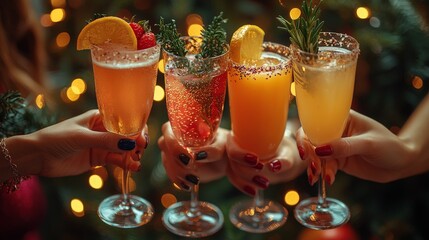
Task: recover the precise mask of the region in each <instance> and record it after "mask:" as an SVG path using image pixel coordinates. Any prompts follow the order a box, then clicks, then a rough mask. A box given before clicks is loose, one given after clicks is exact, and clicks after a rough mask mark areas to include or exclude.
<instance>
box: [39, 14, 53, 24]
mask: <svg viewBox="0 0 429 240" xmlns="http://www.w3.org/2000/svg"><path fill="white" fill-rule="evenodd" d="M53 24H54V23H53V22H52V20H51V15H50V14H48V13H46V14H43V15H42V16H41V17H40V25H42V26H43V27H50V26H52V25H53Z"/></svg>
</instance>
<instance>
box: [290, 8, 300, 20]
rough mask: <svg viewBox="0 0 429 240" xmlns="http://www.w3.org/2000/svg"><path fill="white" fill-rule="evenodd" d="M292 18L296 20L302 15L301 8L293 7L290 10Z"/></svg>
mask: <svg viewBox="0 0 429 240" xmlns="http://www.w3.org/2000/svg"><path fill="white" fill-rule="evenodd" d="M289 16H290V19H292V20H296V19H298V18H299V17H300V16H301V9H299V8H292V9H291V10H290V12H289Z"/></svg>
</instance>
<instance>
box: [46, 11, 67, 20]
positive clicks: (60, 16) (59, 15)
mask: <svg viewBox="0 0 429 240" xmlns="http://www.w3.org/2000/svg"><path fill="white" fill-rule="evenodd" d="M65 16H66V12H65V11H64V9H62V8H55V9H53V10H52V11H51V15H50V17H51V21H52V22H54V23H56V22H61V21H62V20H64V18H65Z"/></svg>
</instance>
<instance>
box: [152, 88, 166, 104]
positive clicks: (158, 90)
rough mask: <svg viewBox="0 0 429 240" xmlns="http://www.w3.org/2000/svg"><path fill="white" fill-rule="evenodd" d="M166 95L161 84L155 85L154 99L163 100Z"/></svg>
mask: <svg viewBox="0 0 429 240" xmlns="http://www.w3.org/2000/svg"><path fill="white" fill-rule="evenodd" d="M164 97H165V91H164V88H162V87H161V86H159V85H156V86H155V93H154V95H153V100H154V101H157V102H159V101H162V100H163V99H164Z"/></svg>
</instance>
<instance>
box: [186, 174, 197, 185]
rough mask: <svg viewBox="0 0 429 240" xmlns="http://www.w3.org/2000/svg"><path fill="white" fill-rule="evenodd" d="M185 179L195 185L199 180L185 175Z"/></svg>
mask: <svg viewBox="0 0 429 240" xmlns="http://www.w3.org/2000/svg"><path fill="white" fill-rule="evenodd" d="M185 179H186V180H188V181H189V182H191V183H193V184H195V185H197V184H198V183H199V182H200V179H199V178H198V177H197V176H195V175H192V174H188V175H186V176H185Z"/></svg>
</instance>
